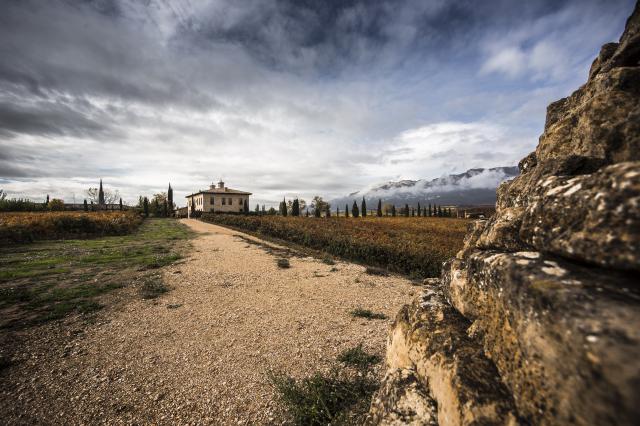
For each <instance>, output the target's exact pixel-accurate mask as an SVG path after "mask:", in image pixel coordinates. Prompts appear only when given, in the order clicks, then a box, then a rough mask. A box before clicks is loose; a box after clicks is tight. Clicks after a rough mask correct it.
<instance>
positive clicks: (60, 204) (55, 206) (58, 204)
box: [47, 198, 64, 212]
mask: <svg viewBox="0 0 640 426" xmlns="http://www.w3.org/2000/svg"><path fill="white" fill-rule="evenodd" d="M47 208H48V209H49V210H51V211H52V212H61V211H63V210H64V201H62V200H60V199H58V198H54V199H52V200H51V201H49V203H48V204H47Z"/></svg>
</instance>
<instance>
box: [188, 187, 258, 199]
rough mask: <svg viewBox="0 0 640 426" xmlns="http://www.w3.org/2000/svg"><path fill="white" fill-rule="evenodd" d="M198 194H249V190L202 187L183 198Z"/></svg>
mask: <svg viewBox="0 0 640 426" xmlns="http://www.w3.org/2000/svg"><path fill="white" fill-rule="evenodd" d="M198 194H229V195H251V193H250V192H245V191H238V190H237V189H231V188H214V189H202V190H200V191H198V192H194V193H193V194H191V195H187V196H186V197H184V198H190V197H193V196H194V195H198Z"/></svg>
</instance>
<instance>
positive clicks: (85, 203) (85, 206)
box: [84, 199, 89, 212]
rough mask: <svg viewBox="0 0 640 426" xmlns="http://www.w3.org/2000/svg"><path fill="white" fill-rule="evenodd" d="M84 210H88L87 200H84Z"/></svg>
mask: <svg viewBox="0 0 640 426" xmlns="http://www.w3.org/2000/svg"><path fill="white" fill-rule="evenodd" d="M84 211H85V212H88V211H89V205H88V204H87V200H86V199H85V200H84Z"/></svg>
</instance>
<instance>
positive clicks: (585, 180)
mask: <svg viewBox="0 0 640 426" xmlns="http://www.w3.org/2000/svg"><path fill="white" fill-rule="evenodd" d="M639 61H640V7H639V6H638V5H636V7H635V10H634V12H633V14H632V16H631V17H630V18H629V20H628V22H627V25H626V27H625V31H624V33H623V35H622V37H621V39H620V41H619V43H609V44H606V45H604V46H603V48H602V50H601V52H600V54H599V56H598V58H597V59H596V60H595V61H594V62H593V65H592V67H591V70H590V73H589V79H588V81H587V83H586V84H585V85H583V86H582V87H580V88H579V89H578V90H577V91H575V92H574V93H573V94H572V95H571V96H569V97H567V98H565V99H561V100H559V101H557V102H554V103H552V104H551V105H549V107H548V109H547V119H546V124H545V129H544V133H543V134H542V136H541V137H540V141H539V144H538V147H537V148H536V151H535V152H533V153H531V154H530V155H528V156H527V157H526V158H524V159H523V160H522V161H521V162H520V165H519V167H520V171H521V175H520V176H518V177H517V178H515V179H514V180H512V181H510V182H506V183H504V184H502V185H501V186H500V188H499V189H498V193H497V195H498V201H497V203H496V214H495V215H494V216H493V217H491V218H490V219H489V220H485V221H477V222H475V223H474V224H473V225H472V226H471V227H470V230H469V233H468V235H467V238H466V240H465V245H464V248H463V249H462V250H461V251H460V252H459V253H458V255H457V256H456V258H455V259H452V260H451V261H449V262H447V263H446V264H445V268H444V272H443V275H442V277H441V279H440V280H439V281H437V282H433V281H430V282H428V283H427V284H426V285H425V286H426V289H425V292H424V294H423V295H422V296H420V297H419V298H418V299H417V300H416V301H415V302H414V303H413V304H412V305H411V306H406V307H405V308H403V310H402V311H401V312H400V313H399V314H398V316H397V318H396V320H395V323H394V325H393V327H392V330H391V332H390V336H389V345H388V352H387V366H388V373H387V376H386V377H385V380H384V383H383V387H382V388H381V390H380V391H379V392H378V394H377V395H376V396H375V398H374V400H373V403H372V407H371V413H370V419H369V421H370V423H372V424H436V422H437V424H441V425H461V424H469V425H471V424H474V425H511V424H533V425H559V424H577V425H618V424H620V425H632V424H637V421H638V419H640V404H638V401H639V397H638V396H639V395H640V279H639V277H640V62H639Z"/></svg>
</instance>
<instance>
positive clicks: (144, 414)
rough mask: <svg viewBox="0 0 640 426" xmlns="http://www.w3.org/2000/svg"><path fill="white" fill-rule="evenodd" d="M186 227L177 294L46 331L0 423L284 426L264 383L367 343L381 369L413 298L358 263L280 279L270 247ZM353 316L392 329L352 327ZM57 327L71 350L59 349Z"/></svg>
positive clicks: (6, 398)
mask: <svg viewBox="0 0 640 426" xmlns="http://www.w3.org/2000/svg"><path fill="white" fill-rule="evenodd" d="M184 223H186V224H187V225H188V226H190V227H191V228H192V229H193V230H195V231H197V232H198V233H199V234H198V236H197V237H196V238H195V239H194V240H193V250H192V251H191V252H190V253H189V254H188V255H187V258H186V259H185V260H184V261H183V262H182V263H178V264H174V265H172V266H169V267H167V268H166V269H165V270H164V271H163V275H164V279H165V282H166V283H167V284H168V285H169V287H170V288H171V291H170V292H168V293H166V294H165V295H163V296H161V297H160V298H158V299H155V300H151V301H149V300H141V299H135V298H134V299H133V300H130V301H128V302H127V303H124V304H122V305H120V306H118V307H114V308H109V309H105V310H104V311H102V312H100V313H99V314H98V317H97V320H96V321H95V322H94V323H93V324H90V325H81V324H75V325H74V323H73V321H71V322H69V321H67V322H64V323H57V324H49V325H46V326H42V327H40V329H39V330H38V332H37V334H36V335H37V336H38V338H37V339H31V341H27V342H26V343H25V346H24V348H23V349H21V351H22V353H21V355H20V356H21V357H22V359H21V360H20V365H19V366H18V367H15V368H14V367H12V368H11V369H10V371H9V373H8V374H10V375H11V376H10V377H8V378H6V379H7V380H8V382H9V383H11V386H10V388H5V389H2V391H0V392H1V393H0V396H1V398H0V399H2V400H3V402H0V409H1V410H2V412H3V413H4V414H3V417H4V420H3V422H9V423H24V424H42V423H45V424H63V423H64V424H81V423H84V424H95V423H108V424H119V423H126V424H128V423H138V424H141V423H142V424H149V423H154V424H189V423H191V424H207V423H209V424H279V423H281V422H282V413H281V412H280V411H279V408H278V406H277V404H276V403H275V399H274V394H273V390H272V387H271V385H270V384H269V381H268V380H267V377H266V373H267V372H268V371H270V370H273V371H282V372H286V373H287V374H290V375H292V376H295V377H303V376H306V375H310V374H312V373H313V372H315V371H318V370H323V369H325V370H326V369H328V368H329V367H330V365H331V363H333V362H335V357H336V355H337V354H338V353H340V352H341V351H343V350H345V349H348V348H352V347H354V346H356V345H358V344H359V343H361V342H363V343H364V347H365V348H366V349H367V350H368V351H369V352H372V353H377V354H380V355H383V354H384V346H385V341H386V334H387V327H388V325H389V323H390V321H391V320H392V319H393V316H394V315H395V313H396V312H397V311H398V309H399V308H400V306H401V305H403V304H404V303H407V302H408V301H409V300H410V299H411V296H412V295H413V294H414V293H416V292H417V290H416V287H414V286H412V285H411V282H410V281H408V280H406V279H403V278H401V277H395V276H390V277H380V276H372V275H368V274H366V273H365V268H364V267H362V266H359V265H355V264H351V263H343V262H337V263H336V264H335V265H328V264H325V263H323V262H322V261H321V260H318V259H314V258H310V257H302V256H293V257H290V264H291V267H290V268H288V269H281V268H278V266H277V265H276V260H277V257H278V256H280V255H281V253H279V250H278V248H277V247H275V248H274V246H273V245H272V244H268V243H265V244H268V245H269V246H271V248H269V247H266V246H265V245H261V244H260V243H261V242H260V240H257V239H255V238H253V237H249V236H247V235H245V234H242V233H239V232H236V231H232V230H229V229H226V228H222V227H219V226H215V225H211V224H206V223H202V222H199V221H194V220H185V221H184ZM355 308H365V309H370V310H372V311H374V312H381V313H384V314H386V315H387V316H388V317H389V319H388V320H367V319H362V318H354V317H353V316H351V315H350V314H349V312H350V311H351V310H353V309H355ZM61 327H68V329H65V331H64V332H65V333H66V336H67V339H66V340H67V344H66V345H64V346H61V345H60V344H57V343H56V342H57V341H56V340H55V339H54V338H53V337H50V336H54V335H56V333H58V334H59V333H60V328H61ZM48 331H50V333H49V332H48ZM21 369H23V370H22V372H23V373H24V371H28V372H29V375H28V376H26V375H25V374H19V372H20V370H21Z"/></svg>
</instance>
